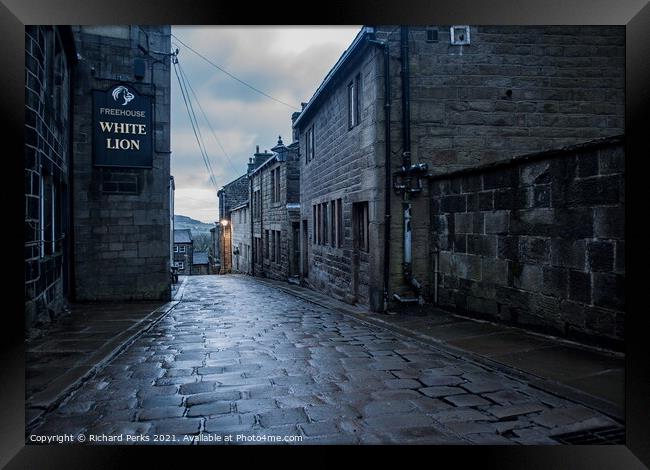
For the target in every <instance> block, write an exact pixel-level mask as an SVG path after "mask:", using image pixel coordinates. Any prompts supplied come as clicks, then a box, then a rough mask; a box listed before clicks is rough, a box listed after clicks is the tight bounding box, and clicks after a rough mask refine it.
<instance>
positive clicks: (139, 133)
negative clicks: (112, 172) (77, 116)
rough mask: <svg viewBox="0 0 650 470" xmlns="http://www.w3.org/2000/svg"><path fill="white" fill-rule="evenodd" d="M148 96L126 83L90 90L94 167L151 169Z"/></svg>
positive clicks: (151, 151) (150, 126) (151, 155)
mask: <svg viewBox="0 0 650 470" xmlns="http://www.w3.org/2000/svg"><path fill="white" fill-rule="evenodd" d="M152 122H153V119H152V106H151V97H150V96H147V95H141V94H139V93H137V92H136V91H135V89H134V88H133V87H131V86H129V84H124V83H119V84H116V85H113V86H112V87H111V88H109V89H108V90H93V155H94V164H95V165H96V166H114V167H136V168H151V166H152V164H153V145H152V142H153V140H152V135H153V129H152Z"/></svg>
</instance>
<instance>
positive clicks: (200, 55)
mask: <svg viewBox="0 0 650 470" xmlns="http://www.w3.org/2000/svg"><path fill="white" fill-rule="evenodd" d="M172 37H173V38H174V39H176V40H177V41H178V42H179V43H181V44H182V45H183V46H184V47H185V48H187V49H189V50H190V51H192V52H194V54H196V55H197V56H199V57H201V58H202V59H203V60H204V61H206V62H207V63H208V64H210V65H212V66H213V67H215V68H216V69H218V70H220V71H221V72H223V73H225V74H226V75H228V76H229V77H230V78H232V79H233V80H236V81H238V82H239V83H241V84H242V85H245V86H247V87H248V88H250V89H251V90H253V91H255V92H257V93H259V94H261V95H264V96H266V97H267V98H269V99H272V100H273V101H276V102H278V103H280V104H283V105H284V106H287V107H288V108H291V109H293V110H295V111H300V109H299V108H297V107H296V106H293V105H290V104H289V103H286V102H284V101H282V100H280V99H278V98H275V97H273V96H271V95H269V94H268V93H266V92H264V91H262V90H260V89H259V88H256V87H254V86H253V85H251V84H249V83H247V82H245V81H244V80H242V79H240V78H238V77H236V76H235V75H233V74H232V73H230V72H228V71H227V70H226V69H224V68H223V67H221V66H220V65H217V64H215V63H214V62H213V61H211V60H210V59H208V58H207V57H206V56H204V55H203V54H201V53H200V52H198V51H197V50H195V49H193V48H192V47H191V46H188V45H187V44H186V43H184V42H183V41H182V40H181V39H180V38H179V37H178V36H176V35H175V34H174V33H172Z"/></svg>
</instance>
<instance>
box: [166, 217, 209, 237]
mask: <svg viewBox="0 0 650 470" xmlns="http://www.w3.org/2000/svg"><path fill="white" fill-rule="evenodd" d="M212 227H214V225H213V224H206V223H205V222H201V221H200V220H195V219H193V218H191V217H187V216H185V215H180V214H174V228H175V229H176V230H179V229H190V230H191V231H192V235H193V236H196V235H198V234H201V233H207V234H208V235H210V229H211V228H212Z"/></svg>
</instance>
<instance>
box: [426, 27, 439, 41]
mask: <svg viewBox="0 0 650 470" xmlns="http://www.w3.org/2000/svg"><path fill="white" fill-rule="evenodd" d="M426 31H427V42H438V28H436V27H435V26H427V29H426Z"/></svg>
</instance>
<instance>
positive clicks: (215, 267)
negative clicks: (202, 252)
mask: <svg viewBox="0 0 650 470" xmlns="http://www.w3.org/2000/svg"><path fill="white" fill-rule="evenodd" d="M220 232H221V224H220V223H219V222H215V224H214V227H212V228H211V229H210V249H209V250H208V260H209V261H210V274H219V271H220V270H221V244H220V240H221V238H220V235H219V234H220Z"/></svg>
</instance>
